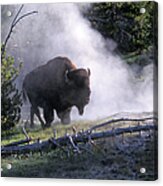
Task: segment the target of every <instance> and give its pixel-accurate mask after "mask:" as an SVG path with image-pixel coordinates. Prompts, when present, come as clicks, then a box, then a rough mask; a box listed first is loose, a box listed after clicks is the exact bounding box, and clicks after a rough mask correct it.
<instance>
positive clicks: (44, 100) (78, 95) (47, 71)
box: [23, 57, 91, 128]
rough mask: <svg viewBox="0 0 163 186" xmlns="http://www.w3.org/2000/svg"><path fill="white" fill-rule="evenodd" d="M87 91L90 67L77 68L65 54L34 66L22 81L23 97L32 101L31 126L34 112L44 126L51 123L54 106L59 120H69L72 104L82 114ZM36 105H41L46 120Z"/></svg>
mask: <svg viewBox="0 0 163 186" xmlns="http://www.w3.org/2000/svg"><path fill="white" fill-rule="evenodd" d="M90 93H91V91H90V69H87V70H86V69H83V68H77V67H76V66H75V65H74V64H73V63H72V62H71V61H70V60H69V59H68V58H66V57H56V58H54V59H52V60H50V61H48V62H47V63H46V64H45V65H42V66H39V67H37V68H36V69H34V70H33V71H31V72H30V73H28V74H27V75H26V76H25V78H24V81H23V99H24V101H26V100H27V97H28V100H29V102H30V104H31V108H30V122H31V126H34V114H35V115H36V116H37V117H38V119H39V121H40V122H41V125H42V127H43V128H44V127H46V126H47V127H48V126H50V125H51V123H52V121H53V120H54V110H56V113H57V116H58V117H59V118H60V120H61V122H62V123H64V124H68V123H70V122H71V119H70V113H71V108H72V107H73V106H76V107H77V109H78V111H79V114H80V115H82V114H83V113H84V107H85V105H87V104H88V103H89V100H90ZM39 107H40V108H42V109H43V116H44V119H45V122H44V120H43V119H42V118H41V115H40V112H39Z"/></svg>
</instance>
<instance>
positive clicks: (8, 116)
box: [1, 47, 22, 131]
mask: <svg viewBox="0 0 163 186" xmlns="http://www.w3.org/2000/svg"><path fill="white" fill-rule="evenodd" d="M1 53H2V56H1V129H2V131H3V130H9V129H11V128H13V127H14V126H15V124H16V123H18V121H19V119H20V111H21V109H20V107H21V105H22V100H21V93H20V92H19V90H18V89H17V87H16V83H15V80H16V78H17V76H18V74H19V71H20V68H21V64H20V65H19V67H15V60H14V58H13V57H12V56H7V55H6V53H5V52H2V47H1Z"/></svg>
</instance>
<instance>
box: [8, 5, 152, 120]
mask: <svg viewBox="0 0 163 186" xmlns="http://www.w3.org/2000/svg"><path fill="white" fill-rule="evenodd" d="M16 8H18V7H17V6H16ZM85 8H87V5H83V4H71V3H65V4H29V5H25V7H24V9H23V11H24V13H26V12H29V11H32V10H37V11H38V14H37V15H32V16H29V17H27V18H25V19H24V20H23V21H21V23H19V24H18V25H17V27H16V28H15V33H14V34H13V35H12V38H11V40H10V41H9V47H8V49H9V50H10V53H12V54H13V55H14V56H15V57H16V58H18V59H19V60H20V59H21V60H22V61H23V63H24V68H23V70H22V72H21V75H20V77H19V79H18V83H19V85H20V87H21V84H22V79H23V77H24V76H25V75H26V74H27V72H29V71H31V70H32V69H34V68H35V67H37V66H39V65H42V64H44V63H46V62H47V61H48V60H50V59H52V58H53V57H55V56H66V57H68V58H70V59H71V60H72V62H74V63H75V64H76V65H77V66H78V67H84V68H87V67H89V68H90V69H91V90H92V94H91V101H90V104H89V105H88V106H86V109H85V113H84V115H83V116H82V119H97V118H99V117H100V118H102V117H105V116H109V115H111V114H113V113H117V112H124V111H139V112H142V111H152V110H153V70H152V69H153V65H150V66H147V67H145V68H144V69H143V70H142V71H141V75H142V77H143V80H139V81H138V80H136V79H135V75H136V70H135V69H134V70H133V69H131V67H129V66H127V65H126V63H125V62H123V61H122V60H121V58H120V57H119V56H117V55H115V54H114V52H113V50H114V48H115V47H116V44H115V43H114V42H113V41H112V40H105V39H104V38H103V37H102V36H101V35H100V33H99V32H97V31H96V30H93V29H92V28H91V25H90V23H89V21H88V20H87V19H85V18H84V17H83V16H82V13H81V11H83V10H84V9H85ZM72 119H81V117H80V116H78V114H77V111H76V109H73V116H72Z"/></svg>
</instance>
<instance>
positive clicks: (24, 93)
mask: <svg viewBox="0 0 163 186" xmlns="http://www.w3.org/2000/svg"><path fill="white" fill-rule="evenodd" d="M23 101H24V102H25V103H26V102H27V94H26V91H25V89H24V87H23Z"/></svg>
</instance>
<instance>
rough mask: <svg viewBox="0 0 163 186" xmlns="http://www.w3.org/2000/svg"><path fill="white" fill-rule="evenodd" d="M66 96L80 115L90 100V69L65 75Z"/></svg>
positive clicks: (72, 71) (78, 70)
mask: <svg viewBox="0 0 163 186" xmlns="http://www.w3.org/2000/svg"><path fill="white" fill-rule="evenodd" d="M65 82H66V91H65V92H66V93H67V94H66V95H65V98H66V100H65V101H67V102H68V103H69V104H71V105H72V106H73V105H74V106H76V107H77V109H78V111H79V114H80V115H82V114H83V113H84V107H85V105H87V104H88V103H89V100H90V93H91V91H90V69H87V70H86V69H74V70H71V71H67V72H66V73H65Z"/></svg>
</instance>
